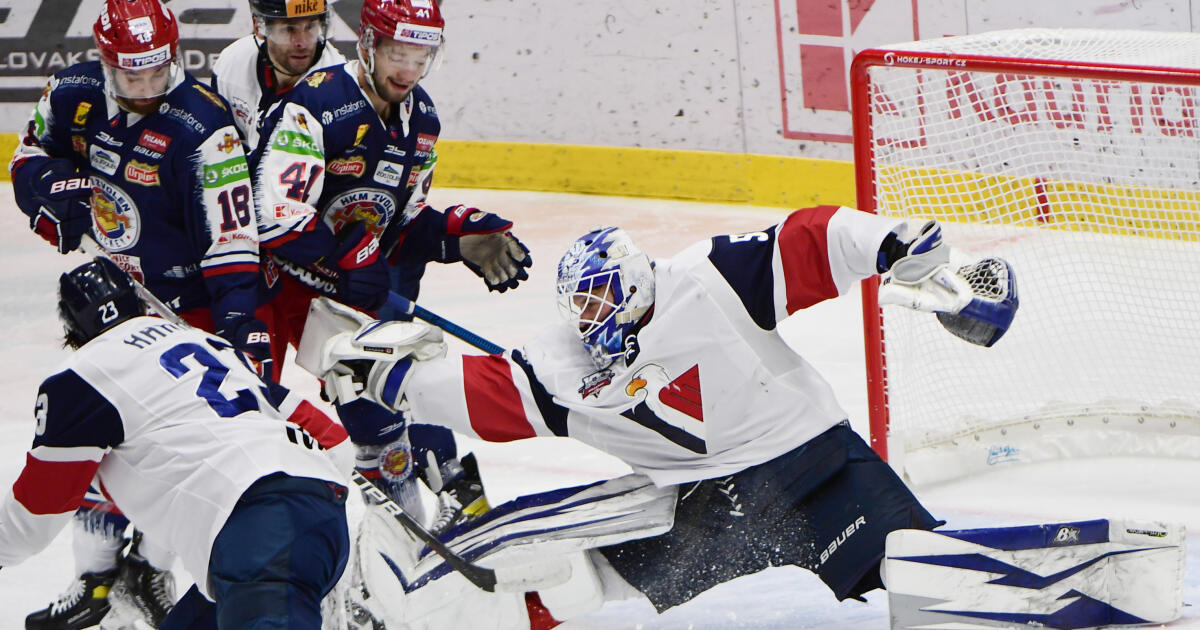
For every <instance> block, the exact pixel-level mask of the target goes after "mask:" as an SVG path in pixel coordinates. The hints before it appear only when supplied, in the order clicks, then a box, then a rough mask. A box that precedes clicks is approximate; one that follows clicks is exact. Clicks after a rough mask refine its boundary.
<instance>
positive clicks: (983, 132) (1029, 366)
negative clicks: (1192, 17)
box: [851, 29, 1200, 483]
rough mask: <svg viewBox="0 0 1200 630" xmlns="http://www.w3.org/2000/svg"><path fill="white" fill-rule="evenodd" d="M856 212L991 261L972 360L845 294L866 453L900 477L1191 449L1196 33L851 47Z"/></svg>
mask: <svg viewBox="0 0 1200 630" xmlns="http://www.w3.org/2000/svg"><path fill="white" fill-rule="evenodd" d="M851 98H852V110H853V117H854V152H855V163H856V166H855V168H856V177H857V182H856V183H857V191H858V205H859V207H860V208H861V209H863V210H866V211H869V212H877V213H880V214H886V215H888V216H897V217H903V218H907V219H911V220H914V221H920V220H924V219H928V218H934V219H937V220H939V222H941V223H942V224H943V225H944V230H945V233H946V236H947V240H948V242H950V244H951V245H952V246H954V247H955V249H956V250H957V251H958V252H959V253H960V254H961V255H962V256H963V262H965V261H966V260H967V259H970V258H978V257H981V256H984V255H998V256H1001V257H1004V258H1006V259H1008V260H1009V261H1010V262H1011V263H1012V264H1013V266H1014V268H1015V271H1016V276H1017V284H1018V292H1019V295H1020V298H1021V308H1020V311H1019V312H1018V313H1017V316H1016V319H1015V320H1014V322H1013V324H1012V328H1011V329H1010V331H1009V333H1008V335H1007V336H1006V337H1005V338H1004V339H1002V340H1001V341H1000V342H999V343H997V344H996V346H994V347H993V348H978V347H973V346H970V345H969V344H967V343H965V342H963V341H961V340H959V339H957V338H954V337H953V336H952V335H950V334H949V333H948V332H946V331H944V330H941V329H940V326H939V325H938V324H937V322H936V320H935V319H934V318H933V317H930V316H928V315H921V314H917V313H912V312H907V311H905V309H902V308H900V307H896V306H888V307H886V308H882V309H881V308H880V307H879V305H878V302H877V289H878V282H877V281H870V282H866V283H864V285H863V324H864V333H865V347H866V355H867V357H866V359H867V382H868V403H869V407H870V415H871V442H872V446H873V447H874V448H875V449H876V451H877V452H879V453H880V454H881V455H883V456H884V457H885V458H886V459H888V460H889V461H890V462H891V463H892V464H893V466H896V467H897V468H898V469H899V470H901V471H902V472H904V474H906V475H907V476H908V478H909V479H910V480H911V481H913V482H914V483H922V482H930V481H937V480H940V479H945V478H948V477H950V476H955V475H961V474H964V473H970V472H977V471H982V470H987V469H988V468H990V467H993V466H999V465H1005V464H1009V463H1013V462H1030V461H1039V460H1044V459H1051V458H1058V457H1064V456H1086V455H1113V454H1149V455H1155V456H1179V457H1196V456H1197V455H1198V454H1200V34H1193V33H1160V32H1155V33H1151V32H1137V31H1099V30H1083V29H1078V30H1073V29H1022V30H1014V31H997V32H993V33H983V34H978V35H967V36H961V37H949V38H942V39H936V40H927V41H919V42H912V43H909V44H900V45H896V46H888V47H884V48H877V49H871V50H866V51H863V52H861V53H859V54H858V55H857V56H856V57H855V60H854V63H853V65H852V69H851Z"/></svg>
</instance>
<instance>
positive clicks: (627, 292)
mask: <svg viewBox="0 0 1200 630" xmlns="http://www.w3.org/2000/svg"><path fill="white" fill-rule="evenodd" d="M653 306H654V268H653V265H652V264H651V262H650V258H649V257H648V256H646V254H645V252H643V251H642V250H640V249H638V247H637V245H634V244H633V241H632V240H631V239H630V238H629V235H627V234H626V233H625V232H624V231H622V230H621V229H620V228H615V227H606V228H599V229H596V230H592V231H591V232H588V233H587V234H584V235H583V236H581V237H580V238H579V239H577V240H576V241H575V242H574V243H572V244H571V248H570V249H568V250H567V253H566V254H564V255H563V257H562V260H560V261H559V262H558V307H559V312H560V313H561V314H562V315H563V317H565V318H566V319H567V320H568V321H569V322H571V324H572V325H573V326H577V327H578V330H579V336H580V338H582V340H583V345H584V346H585V347H586V348H587V350H588V352H589V353H590V354H591V355H592V361H593V362H594V363H595V364H596V367H598V368H603V367H607V366H608V365H610V364H611V363H612V362H613V361H614V360H615V359H616V358H617V357H618V356H620V355H621V354H622V353H623V352H624V350H625V340H626V338H627V337H628V336H629V334H630V333H631V332H632V331H633V329H634V327H635V326H637V325H638V323H639V322H641V321H642V318H643V317H644V316H645V315H646V313H648V312H649V311H650V309H651V308H652V307H653Z"/></svg>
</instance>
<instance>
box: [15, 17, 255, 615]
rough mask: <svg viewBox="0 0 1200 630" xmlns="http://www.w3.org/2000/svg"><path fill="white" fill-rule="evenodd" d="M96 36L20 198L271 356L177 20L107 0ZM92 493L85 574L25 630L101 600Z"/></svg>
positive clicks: (248, 233) (101, 533)
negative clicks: (93, 57)
mask: <svg viewBox="0 0 1200 630" xmlns="http://www.w3.org/2000/svg"><path fill="white" fill-rule="evenodd" d="M93 35H94V38H95V41H96V47H97V49H98V50H99V52H100V60H99V61H91V62H84V63H81V64H77V65H74V66H71V67H69V68H66V69H64V70H62V71H60V72H58V73H56V74H54V75H53V76H52V77H50V80H49V83H48V84H47V86H46V89H45V91H44V92H43V93H42V96H41V98H40V100H39V101H38V103H37V105H36V106H35V108H34V111H33V115H32V117H31V118H30V120H29V123H28V125H27V127H26V130H25V133H24V134H23V135H22V137H21V139H20V144H19V146H18V148H17V150H16V152H15V154H14V156H13V160H12V163H11V164H10V171H11V173H12V182H13V188H14V193H15V195H14V196H15V198H16V201H17V204H18V206H19V207H20V208H21V210H22V212H24V213H25V214H26V215H27V216H28V217H29V219H30V226H31V227H32V228H33V230H34V231H35V232H37V233H38V234H39V235H41V236H42V237H43V238H45V239H46V240H47V241H49V242H50V243H51V244H53V245H55V246H56V247H57V248H58V250H59V251H60V252H68V251H71V250H74V249H76V248H77V247H79V245H80V240H81V239H82V238H83V237H84V236H85V235H89V236H91V237H93V238H94V239H95V240H96V242H97V243H98V244H99V245H100V246H101V247H103V248H104V249H105V250H107V251H108V252H109V255H111V256H112V258H113V260H115V261H116V262H117V263H118V264H119V265H120V266H121V267H122V268H124V269H125V270H126V271H128V272H129V273H130V274H132V275H133V276H134V277H136V278H138V279H139V280H140V281H141V282H143V283H144V284H145V285H146V286H147V287H148V288H149V289H150V290H151V291H152V292H153V293H154V294H155V295H156V296H157V297H158V298H159V299H161V300H162V301H163V302H166V303H168V304H170V305H171V307H172V308H174V309H175V310H177V311H178V312H179V313H181V315H182V316H183V317H184V318H185V319H187V320H188V321H189V322H191V323H193V324H194V325H196V326H198V327H200V328H203V329H205V330H210V331H215V332H217V334H219V335H221V336H223V337H225V338H226V339H227V340H229V341H230V343H232V344H233V345H234V346H236V347H238V348H239V349H240V350H242V351H244V352H246V353H248V354H249V355H250V356H252V357H253V358H255V359H257V360H260V361H264V362H269V360H270V355H269V338H268V336H267V334H266V326H265V324H264V323H263V322H262V321H261V320H260V319H258V318H257V317H256V316H255V309H256V307H257V306H258V293H257V279H258V275H259V256H258V234H257V226H256V222H255V216H256V213H255V209H254V205H253V195H252V190H251V183H250V178H249V171H248V168H247V165H246V161H245V156H244V153H243V148H242V145H241V142H239V140H238V134H237V130H236V128H235V127H234V125H233V121H232V117H231V114H230V112H229V108H228V106H227V105H226V103H225V102H224V101H223V100H222V99H221V98H220V97H218V96H217V95H216V94H214V93H213V92H212V91H211V90H209V89H208V88H207V87H205V86H203V85H201V84H200V83H198V82H197V81H196V80H195V79H193V78H192V77H190V76H189V75H188V74H187V73H186V72H184V71H183V69H182V66H181V64H180V63H179V60H178V47H179V35H178V29H177V26H176V21H175V18H174V16H173V15H172V13H171V12H170V11H169V10H167V9H165V8H164V7H163V6H162V5H161V4H160V3H159V2H158V1H157V0H107V1H106V2H105V3H104V5H103V6H102V8H101V12H100V15H99V17H98V19H97V20H96V23H95V26H94V28H93ZM89 498H90V499H92V501H89V503H88V504H87V505H88V506H89V507H95V508H96V509H92V510H88V515H87V516H88V517H87V518H83V517H84V515H83V514H81V519H80V521H79V525H78V527H77V531H76V536H77V537H78V538H81V539H82V538H88V537H90V538H93V539H95V540H96V542H95V543H93V544H82V543H81V544H79V545H77V549H78V552H77V555H76V561H77V564H78V566H77V570H78V571H79V573H80V574H81V578H80V580H81V581H82V583H76V584H73V585H72V588H71V589H69V590H68V591H67V593H65V594H64V597H63V598H61V599H60V600H59V601H57V602H55V604H54V605H52V606H51V607H49V608H47V609H46V610H44V611H40V612H39V613H35V614H34V615H32V616H31V617H30V619H29V620H28V624H30V627H31V628H47V629H49V628H61V627H64V626H63V625H62V623H66V622H65V620H66V619H69V618H76V617H78V616H79V615H80V614H81V610H80V608H81V607H82V608H87V609H88V610H90V612H91V615H90V616H102V615H103V614H104V612H105V610H106V608H107V602H106V600H105V598H104V597H98V596H97V597H93V595H94V594H102V593H103V592H105V591H106V590H107V586H111V585H112V580H113V577H114V573H115V569H116V567H115V556H116V553H117V551H118V550H119V548H120V547H121V545H122V544H123V543H122V540H121V537H120V534H119V532H120V531H121V530H123V529H124V528H125V525H126V520H125V519H124V517H122V516H121V515H120V513H119V511H115V509H113V508H112V506H111V504H106V503H105V502H104V499H103V497H102V496H100V495H99V494H91V495H89ZM153 542H154V541H152V540H151V539H149V538H147V539H146V540H145V542H144V543H143V545H142V548H141V553H143V554H145V555H146V557H147V558H148V560H149V564H148V565H147V566H149V565H155V566H159V567H161V568H163V569H165V568H167V566H168V565H167V563H168V562H169V556H164V555H156V554H155V553H154V545H153ZM131 557H133V558H134V559H138V558H140V557H141V554H135V555H133V556H131ZM161 573H162V572H155V575H158V574H161ZM160 586H161V585H160ZM77 587H81V588H77ZM158 590H160V591H162V590H163V589H161V588H160V589H158ZM80 592H84V593H86V594H87V596H86V597H81V596H79V593H80ZM171 595H172V594H168V595H164V596H163V597H162V598H160V599H162V600H163V601H162V602H158V603H156V604H155V605H154V606H153V608H154V614H153V615H152V617H153V616H161V614H162V613H163V612H164V607H165V606H167V605H169V603H170V602H169V601H166V600H167V599H169V598H170V597H171ZM90 616H89V615H84V617H88V618H90ZM79 623H80V620H79V619H76V621H75V622H72V624H71V625H72V627H74V626H76V625H78V624H79Z"/></svg>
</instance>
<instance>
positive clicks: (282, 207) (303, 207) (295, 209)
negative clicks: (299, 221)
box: [271, 203, 313, 221]
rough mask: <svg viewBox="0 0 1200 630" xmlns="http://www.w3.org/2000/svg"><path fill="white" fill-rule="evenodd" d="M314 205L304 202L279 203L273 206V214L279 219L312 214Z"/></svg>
mask: <svg viewBox="0 0 1200 630" xmlns="http://www.w3.org/2000/svg"><path fill="white" fill-rule="evenodd" d="M312 213H313V211H312V207H311V206H309V205H308V204H303V203H277V204H275V206H274V207H273V208H271V215H272V216H274V217H275V219H276V220H277V221H279V220H283V219H290V218H292V217H298V216H305V215H309V214H312Z"/></svg>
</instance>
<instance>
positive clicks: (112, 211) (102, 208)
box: [92, 177, 142, 252]
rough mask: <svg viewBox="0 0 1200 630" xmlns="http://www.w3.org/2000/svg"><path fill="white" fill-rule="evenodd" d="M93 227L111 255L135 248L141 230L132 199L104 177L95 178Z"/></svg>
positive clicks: (93, 184) (101, 243) (93, 188)
mask: <svg viewBox="0 0 1200 630" xmlns="http://www.w3.org/2000/svg"><path fill="white" fill-rule="evenodd" d="M92 224H93V227H94V228H95V232H96V241H97V242H98V243H100V245H101V246H102V247H103V248H104V249H106V250H108V251H110V252H120V251H124V250H126V249H129V248H130V247H133V246H134V244H136V243H137V240H138V236H139V234H140V232H141V227H142V221H141V215H140V214H139V213H138V209H137V204H135V203H134V202H133V198H132V197H130V196H129V194H128V193H126V192H125V191H124V190H122V189H121V187H119V186H117V185H116V184H113V183H112V182H110V181H108V180H106V179H104V178H102V177H93V178H92Z"/></svg>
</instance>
